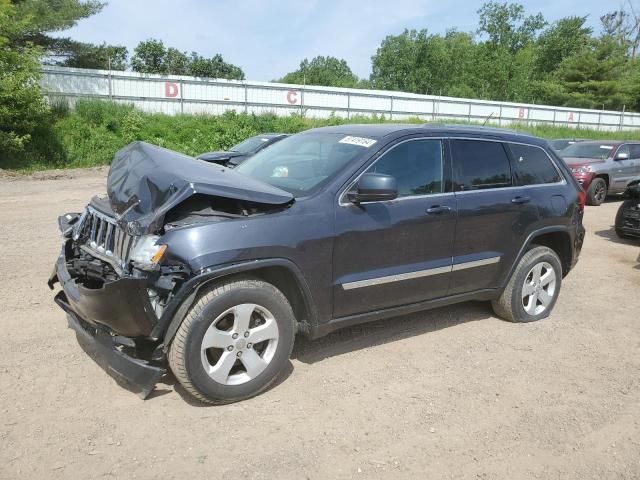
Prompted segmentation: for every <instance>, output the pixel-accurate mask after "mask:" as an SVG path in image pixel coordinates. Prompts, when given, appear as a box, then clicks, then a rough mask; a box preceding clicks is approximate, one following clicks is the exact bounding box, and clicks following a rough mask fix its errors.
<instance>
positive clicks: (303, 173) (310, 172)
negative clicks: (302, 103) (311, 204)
mask: <svg viewBox="0 0 640 480" xmlns="http://www.w3.org/2000/svg"><path fill="white" fill-rule="evenodd" d="M375 143H376V141H375V140H372V139H369V138H362V137H352V136H347V135H344V134H338V133H303V134H300V135H293V136H291V137H288V138H285V139H284V140H281V141H279V142H278V143H276V144H274V145H273V146H271V147H269V148H266V149H264V150H261V151H260V152H258V153H257V154H256V155H254V156H253V157H251V158H249V159H248V160H247V161H246V162H244V163H242V164H240V165H239V166H238V167H237V168H236V169H235V170H236V171H237V172H240V173H242V174H244V175H247V176H249V177H253V178H255V179H257V180H261V181H263V182H265V183H268V184H270V185H273V186H274V187H278V188H281V189H283V190H286V191H287V192H289V193H292V194H293V195H294V196H297V197H298V196H303V195H306V194H308V193H309V192H311V191H312V190H313V189H315V188H317V187H319V186H320V185H321V184H323V183H324V182H326V181H328V179H329V178H331V177H332V176H333V175H335V174H336V173H337V172H339V171H340V170H341V169H342V168H343V167H344V166H345V165H346V164H348V163H349V162H350V161H351V160H353V159H354V158H356V157H357V156H358V155H360V154H362V153H364V152H366V151H368V150H369V148H370V147H371V146H372V145H373V144H375Z"/></svg>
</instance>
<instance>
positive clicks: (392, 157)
mask: <svg viewBox="0 0 640 480" xmlns="http://www.w3.org/2000/svg"><path fill="white" fill-rule="evenodd" d="M107 193H108V195H106V196H103V197H94V199H92V201H91V202H90V204H89V205H88V206H87V207H86V209H85V210H84V212H81V213H69V214H66V215H63V216H61V217H60V218H59V224H60V228H61V230H62V232H63V237H64V243H63V247H62V250H61V252H60V255H59V256H58V259H57V261H56V267H55V271H54V273H53V275H52V277H51V278H50V280H49V285H50V286H51V287H52V288H53V285H54V284H55V283H58V282H59V283H60V284H61V285H62V288H63V290H62V291H60V292H58V294H57V295H56V297H55V301H56V303H57V304H58V305H59V306H60V307H62V309H64V311H65V312H67V314H68V321H69V325H70V326H71V327H72V328H73V329H74V330H75V331H76V334H77V336H78V339H79V341H80V342H81V343H82V344H83V345H85V347H86V348H87V350H88V351H97V352H98V354H99V355H98V356H99V357H100V358H101V359H102V360H101V362H102V365H105V368H106V369H107V370H108V371H110V372H111V373H112V374H113V375H115V376H116V377H118V378H119V380H120V381H122V382H125V381H126V382H128V384H129V385H130V386H133V387H135V389H136V390H137V391H138V392H140V393H141V394H143V395H147V394H148V393H149V392H150V391H151V389H153V386H154V384H155V383H156V382H157V381H158V379H159V378H160V376H162V375H163V374H164V373H165V372H166V369H167V368H171V370H172V371H173V372H174V374H175V376H176V378H177V379H178V381H179V382H180V383H181V384H182V385H183V386H184V388H185V389H186V390H187V391H188V392H189V393H191V394H192V395H193V396H195V397H197V398H199V399H201V400H203V401H206V402H210V403H228V402H232V401H237V400H241V399H244V398H248V397H251V396H253V395H256V394H258V393H260V392H262V391H264V390H265V389H266V388H268V386H269V385H271V384H273V382H274V381H275V380H276V378H277V377H278V375H279V374H280V373H281V372H282V371H283V370H284V369H285V368H286V366H287V364H288V362H289V355H290V354H291V351H292V348H293V343H294V339H295V336H296V333H297V334H301V335H306V336H308V337H310V338H312V339H313V338H317V337H320V336H323V335H326V334H328V333H329V332H331V331H333V330H336V329H338V328H341V327H345V326H350V325H354V324H357V323H362V322H368V321H373V320H377V319H380V318H384V317H391V316H396V315H400V314H403V313H409V312H415V311H419V310H424V309H428V308H434V307H441V306H444V305H448V304H452V303H457V302H462V301H467V300H482V301H491V302H492V305H493V308H494V310H495V312H496V314H497V315H499V316H500V317H502V318H504V319H506V320H509V321H512V322H531V321H535V320H540V319H542V318H545V317H547V316H548V315H549V314H550V313H551V311H552V310H553V307H554V305H555V303H556V300H557V299H558V296H559V293H560V288H561V284H562V280H563V278H564V277H565V276H566V275H567V274H568V273H569V271H570V270H571V269H572V267H573V266H574V265H575V264H576V262H577V261H578V256H579V253H580V250H581V247H582V243H583V239H584V233H585V232H584V228H583V227H582V217H583V211H584V201H585V193H584V192H583V191H582V189H581V188H580V186H579V185H578V183H577V182H576V181H575V179H574V178H573V177H572V176H571V172H570V171H569V169H568V168H567V166H566V165H565V164H564V163H563V162H561V161H560V160H559V159H558V158H557V157H556V155H555V154H554V153H553V151H552V149H551V148H550V147H549V145H548V144H547V142H546V141H545V140H543V139H539V138H535V137H531V136H528V135H524V134H520V133H517V132H510V131H505V130H498V129H485V128H478V127H465V126H443V125H433V126H415V125H343V126H336V127H326V128H319V129H313V130H308V131H306V132H303V133H300V134H297V135H293V136H291V137H289V138H287V139H285V140H283V141H281V142H279V143H277V144H276V145H274V146H273V147H271V148H268V149H265V150H263V151H261V152H259V153H258V154H256V155H255V156H253V157H252V158H250V159H248V160H247V161H246V162H244V163H243V164H242V165H239V166H238V167H237V168H236V169H233V170H229V169H220V168H217V167H215V166H213V165H210V164H207V163H205V162H201V161H196V160H195V159H193V158H190V157H186V156H184V155H181V154H179V153H176V152H172V151H169V150H165V149H162V148H159V147H154V146H152V145H149V144H146V143H142V142H136V143H133V144H131V145H129V146H127V147H125V148H123V149H122V150H120V151H119V152H118V153H117V154H116V157H115V158H114V160H113V162H112V164H111V169H110V171H109V176H108V179H107Z"/></svg>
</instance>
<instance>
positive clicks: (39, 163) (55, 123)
mask: <svg viewBox="0 0 640 480" xmlns="http://www.w3.org/2000/svg"><path fill="white" fill-rule="evenodd" d="M51 110H52V111H51V115H50V122H48V124H47V125H43V126H42V127H41V128H40V129H39V130H38V132H37V134H36V135H34V136H33V140H32V142H31V144H30V145H29V147H28V148H27V150H26V151H25V152H24V153H23V154H22V155H19V156H13V157H2V155H1V153H0V168H4V169H11V170H18V171H25V172H30V171H35V170H43V169H50V168H77V167H94V166H99V165H108V164H109V163H110V162H111V159H112V157H113V155H114V153H115V152H116V151H117V150H118V149H119V148H121V147H123V146H124V145H126V144H128V143H130V142H132V141H134V140H144V141H146V142H149V143H153V144H155V145H160V146H162V147H166V148H169V149H172V150H176V151H179V152H183V153H186V154H187V155H198V154H200V153H202V152H206V151H212V150H225V149H228V148H229V147H231V146H232V145H234V144H236V143H238V142H240V141H242V140H244V139H245V138H247V137H250V136H252V135H257V134H260V133H264V132H285V133H297V132H300V131H302V130H306V129H309V128H314V127H321V126H327V125H340V124H343V123H387V122H388V120H386V119H385V117H384V116H380V117H378V116H373V117H368V116H358V117H352V118H350V119H349V120H347V119H343V118H339V117H336V116H331V117H330V118H327V119H314V118H305V117H303V116H301V115H299V114H293V115H291V116H289V117H278V116H276V115H273V114H263V115H253V114H245V113H235V112H227V113H225V114H223V115H219V116H211V115H176V116H169V115H164V114H158V113H153V114H152V113H143V112H141V111H139V110H137V109H135V108H133V107H132V106H130V105H124V104H117V103H112V102H104V101H99V100H81V101H78V102H77V103H76V106H75V109H74V110H70V109H69V108H68V107H67V106H65V105H64V104H55V105H52V109H51ZM394 123H397V122H394ZM402 123H424V122H423V121H422V120H420V119H418V118H415V119H411V120H408V121H407V120H405V121H403V122H402ZM510 128H512V129H516V130H520V131H523V132H528V133H531V134H533V135H536V136H540V137H545V138H591V139H633V140H640V130H638V131H623V132H598V131H595V130H587V129H574V128H568V127H553V126H529V127H528V126H525V125H512V126H511V127H510Z"/></svg>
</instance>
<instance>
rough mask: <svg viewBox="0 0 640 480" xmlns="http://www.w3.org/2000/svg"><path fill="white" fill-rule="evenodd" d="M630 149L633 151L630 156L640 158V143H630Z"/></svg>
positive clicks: (635, 158)
mask: <svg viewBox="0 0 640 480" xmlns="http://www.w3.org/2000/svg"><path fill="white" fill-rule="evenodd" d="M629 150H630V151H631V155H630V158H633V159H634V160H638V159H640V143H636V144H633V145H630V146H629Z"/></svg>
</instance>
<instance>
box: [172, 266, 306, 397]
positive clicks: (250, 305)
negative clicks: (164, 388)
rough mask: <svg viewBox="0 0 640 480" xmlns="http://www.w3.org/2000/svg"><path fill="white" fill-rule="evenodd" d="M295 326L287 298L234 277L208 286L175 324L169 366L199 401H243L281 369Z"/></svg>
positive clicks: (255, 281)
mask: <svg viewBox="0 0 640 480" xmlns="http://www.w3.org/2000/svg"><path fill="white" fill-rule="evenodd" d="M295 326H296V320H295V317H294V314H293V310H292V309H291V305H290V304H289V302H288V300H287V298H286V297H285V296H284V295H283V294H282V292H281V291H280V290H278V289H277V288H276V287H274V286H273V285H271V284H270V283H266V282H264V281H262V280H258V279H254V278H241V279H238V278H236V279H231V280H227V281H225V282H224V283H219V284H214V285H212V286H210V287H207V288H206V289H205V290H204V291H203V292H202V293H201V294H200V295H199V297H198V299H197V300H196V302H195V303H194V305H193V306H192V307H191V309H190V310H189V313H188V314H187V316H186V317H185V319H184V321H183V322H182V324H181V325H180V327H179V328H178V331H177V332H176V335H175V337H174V339H173V342H172V343H171V346H170V347H169V355H168V357H169V366H170V367H171V370H172V371H173V374H174V375H175V377H176V379H177V380H178V381H179V382H180V384H181V385H182V386H183V387H184V389H185V390H186V391H187V392H189V393H190V394H191V395H193V396H194V397H195V398H197V399H198V400H200V401H202V402H204V403H211V404H225V403H232V402H236V401H239V400H244V399H247V398H250V397H253V396H255V395H258V394H259V393H261V392H263V391H264V390H265V389H267V388H268V387H269V386H270V385H271V384H272V383H273V382H274V381H275V380H276V379H277V378H278V376H279V374H280V373H281V372H282V371H283V369H284V367H285V366H286V365H287V363H288V361H289V357H290V356H291V351H292V349H293V342H294V337H295V330H296V329H295ZM245 332H246V333H247V334H248V336H246V335H245ZM252 339H253V340H254V342H253V343H255V345H253V344H252V342H251V340H252ZM207 346H209V347H211V348H206V347H207ZM242 354H244V356H242ZM238 355H240V356H238Z"/></svg>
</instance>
